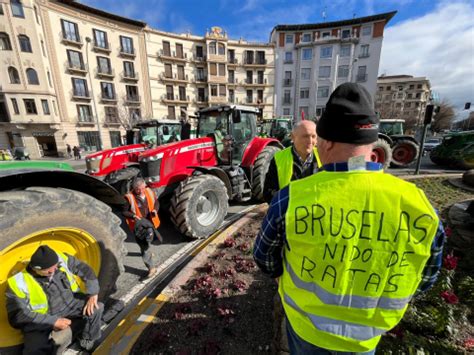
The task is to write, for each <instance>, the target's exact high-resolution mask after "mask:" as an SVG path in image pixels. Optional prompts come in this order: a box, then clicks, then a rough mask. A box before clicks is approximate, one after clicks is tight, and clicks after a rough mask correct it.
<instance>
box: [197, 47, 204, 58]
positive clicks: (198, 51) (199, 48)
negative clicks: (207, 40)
mask: <svg viewBox="0 0 474 355" xmlns="http://www.w3.org/2000/svg"><path fill="white" fill-rule="evenodd" d="M196 57H197V58H204V52H203V48H202V46H196Z"/></svg>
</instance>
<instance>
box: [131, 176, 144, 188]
mask: <svg viewBox="0 0 474 355" xmlns="http://www.w3.org/2000/svg"><path fill="white" fill-rule="evenodd" d="M143 184H145V180H143V179H142V178H140V177H137V178H135V179H133V181H132V189H136V188H137V187H138V186H141V185H143Z"/></svg>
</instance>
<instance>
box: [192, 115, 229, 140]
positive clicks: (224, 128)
mask: <svg viewBox="0 0 474 355" xmlns="http://www.w3.org/2000/svg"><path fill="white" fill-rule="evenodd" d="M228 127H229V112H226V111H221V112H219V111H211V112H205V113H203V114H201V116H199V127H198V137H207V136H209V135H210V134H214V133H215V131H216V130H218V131H219V132H220V133H222V134H223V135H224V136H225V135H227V134H229V128H228Z"/></svg>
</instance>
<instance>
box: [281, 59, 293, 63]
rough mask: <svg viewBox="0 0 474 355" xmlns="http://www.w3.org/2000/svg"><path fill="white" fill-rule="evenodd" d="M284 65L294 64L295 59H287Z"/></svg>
mask: <svg viewBox="0 0 474 355" xmlns="http://www.w3.org/2000/svg"><path fill="white" fill-rule="evenodd" d="M283 64H293V59H285V60H284V61H283Z"/></svg>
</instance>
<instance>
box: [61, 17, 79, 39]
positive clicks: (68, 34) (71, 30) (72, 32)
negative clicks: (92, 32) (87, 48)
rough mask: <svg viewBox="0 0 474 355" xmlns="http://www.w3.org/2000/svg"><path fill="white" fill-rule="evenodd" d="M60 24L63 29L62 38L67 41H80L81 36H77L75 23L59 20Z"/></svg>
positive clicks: (77, 30) (77, 31)
mask: <svg viewBox="0 0 474 355" xmlns="http://www.w3.org/2000/svg"><path fill="white" fill-rule="evenodd" d="M61 26H62V29H63V38H64V39H66V40H68V41H73V42H80V41H81V37H80V36H79V29H78V28H77V23H74V22H70V21H66V20H61Z"/></svg>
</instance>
